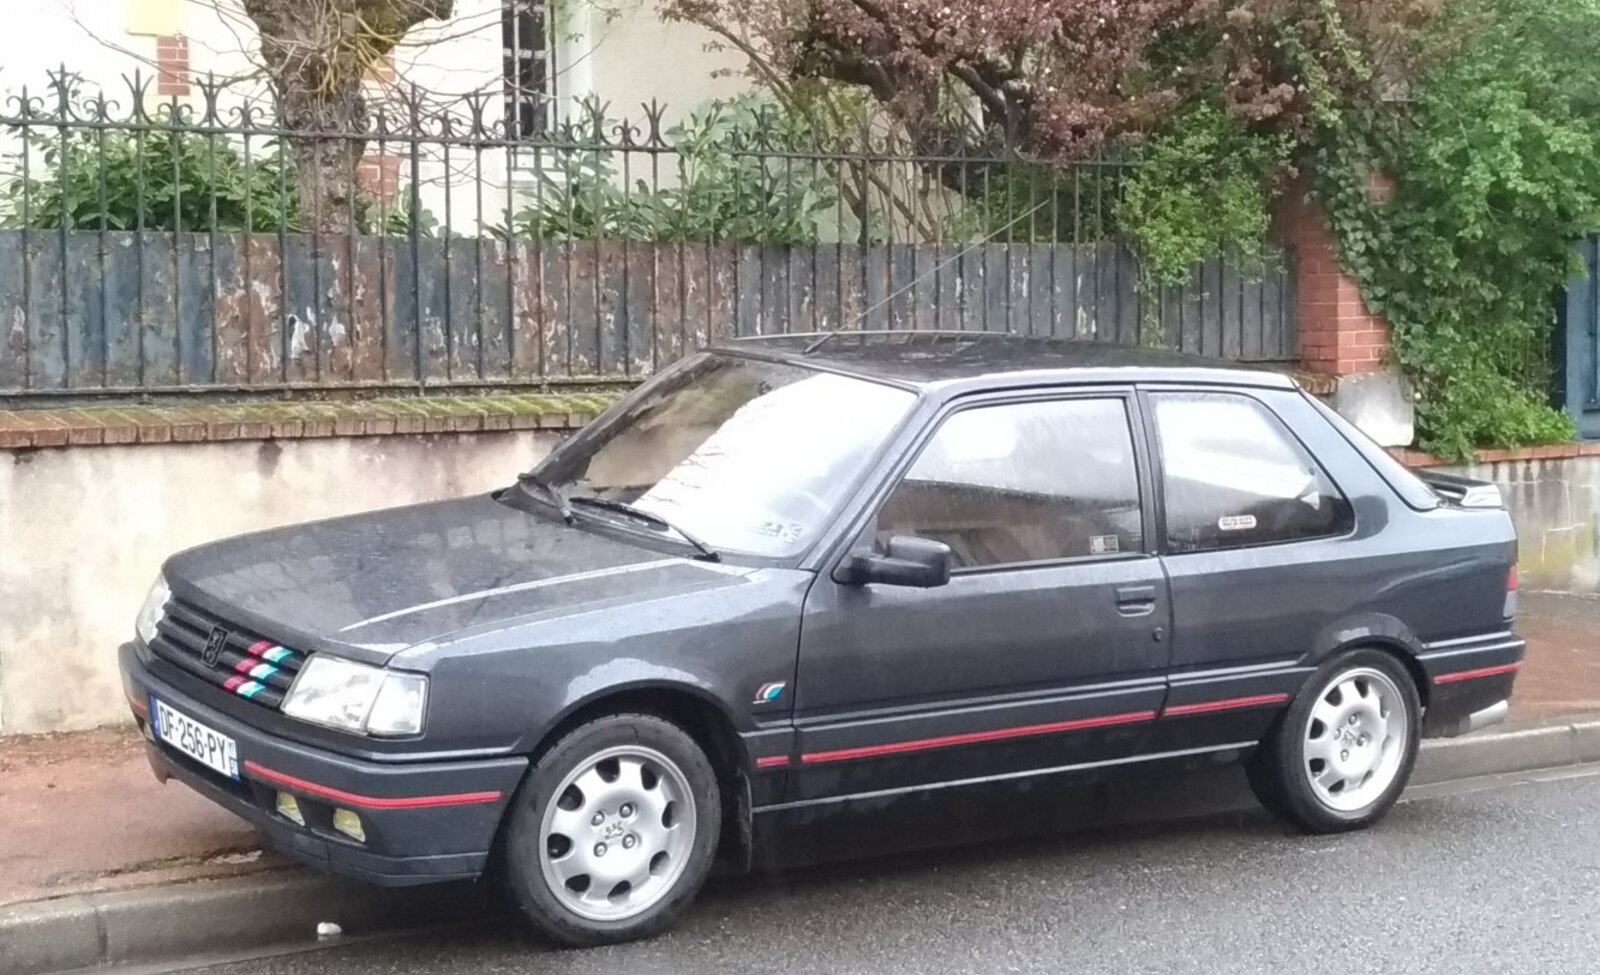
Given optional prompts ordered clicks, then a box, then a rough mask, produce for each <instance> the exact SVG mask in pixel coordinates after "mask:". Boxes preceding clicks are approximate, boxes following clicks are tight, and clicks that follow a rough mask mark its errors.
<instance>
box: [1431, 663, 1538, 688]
mask: <svg viewBox="0 0 1600 975" xmlns="http://www.w3.org/2000/svg"><path fill="white" fill-rule="evenodd" d="M1521 669H1522V664H1521V662H1520V661H1519V662H1517V663H1514V664H1501V665H1500V666H1498V667H1479V668H1478V669H1476V670H1458V671H1456V672H1455V673H1453V674H1440V675H1439V676H1437V677H1435V678H1434V679H1433V682H1434V683H1435V684H1453V683H1455V682H1456V681H1458V680H1474V679H1476V678H1479V677H1496V676H1498V675H1500V674H1510V673H1514V672H1516V671H1518V670H1521Z"/></svg>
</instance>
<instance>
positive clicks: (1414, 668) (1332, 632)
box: [1301, 613, 1428, 698]
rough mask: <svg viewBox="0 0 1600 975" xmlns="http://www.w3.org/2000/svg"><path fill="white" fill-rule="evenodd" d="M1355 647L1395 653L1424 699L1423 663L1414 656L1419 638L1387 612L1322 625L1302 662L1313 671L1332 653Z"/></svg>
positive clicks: (1343, 618) (1332, 655) (1425, 685)
mask: <svg viewBox="0 0 1600 975" xmlns="http://www.w3.org/2000/svg"><path fill="white" fill-rule="evenodd" d="M1356 647H1376V648H1378V649H1382V650H1388V651H1389V652H1391V653H1393V654H1395V655H1396V656H1397V657H1399V658H1400V660H1401V662H1402V663H1404V664H1405V665H1406V669H1407V670H1408V671H1409V672H1410V673H1411V674H1412V675H1413V677H1417V678H1418V679H1419V683H1418V685H1417V693H1418V694H1419V695H1422V696H1423V697H1424V698H1426V696H1427V690H1428V688H1427V682H1426V681H1425V680H1422V679H1421V675H1422V673H1423V672H1422V665H1421V663H1419V662H1418V659H1417V656H1418V654H1420V653H1421V652H1422V649H1423V647H1422V641H1421V640H1419V639H1417V635H1416V634H1415V633H1413V632H1412V631H1411V628H1410V627H1409V626H1407V625H1406V624H1405V623H1404V622H1403V621H1401V620H1400V619H1399V618H1398V617H1395V616H1391V615H1389V614H1387V613H1357V614H1353V615H1350V616H1346V617H1342V618H1340V619H1339V620H1337V621H1335V622H1333V623H1331V624H1329V625H1328V626H1325V627H1323V628H1322V630H1321V631H1319V632H1318V633H1317V635H1316V638H1315V639H1314V640H1313V642H1312V649H1311V652H1310V653H1308V654H1306V656H1305V657H1303V658H1302V659H1301V664H1302V665H1303V666H1305V667H1307V668H1309V669H1310V670H1315V669H1316V668H1318V667H1321V666H1322V665H1323V664H1324V663H1327V662H1328V661H1329V660H1330V659H1332V658H1333V657H1334V656H1336V655H1338V654H1340V653H1342V652H1344V651H1345V650H1350V649H1353V648H1356Z"/></svg>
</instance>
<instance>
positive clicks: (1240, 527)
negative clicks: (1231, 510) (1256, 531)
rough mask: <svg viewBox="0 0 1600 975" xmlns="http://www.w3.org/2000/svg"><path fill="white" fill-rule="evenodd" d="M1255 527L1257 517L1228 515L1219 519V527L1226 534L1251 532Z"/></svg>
mask: <svg viewBox="0 0 1600 975" xmlns="http://www.w3.org/2000/svg"><path fill="white" fill-rule="evenodd" d="M1255 526H1256V516H1255V515H1226V516H1224V517H1222V518H1218V519H1217V527H1218V528H1220V529H1222V530H1223V531H1225V532H1243V531H1249V530H1250V529H1252V528H1254V527H1255Z"/></svg>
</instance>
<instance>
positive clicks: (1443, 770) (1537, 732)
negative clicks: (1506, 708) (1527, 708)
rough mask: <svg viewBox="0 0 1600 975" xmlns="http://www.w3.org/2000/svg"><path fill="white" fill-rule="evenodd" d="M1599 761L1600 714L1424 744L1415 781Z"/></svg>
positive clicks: (1491, 730)
mask: <svg viewBox="0 0 1600 975" xmlns="http://www.w3.org/2000/svg"><path fill="white" fill-rule="evenodd" d="M1589 762H1600V718H1591V717H1578V718H1557V719H1553V720H1549V721H1540V722H1535V723H1531V724H1517V725H1512V726H1510V727H1502V728H1493V729H1489V730H1486V731H1480V732H1478V733H1477V734H1473V735H1464V736H1462V737H1460V738H1440V739H1435V740H1432V741H1425V742H1423V743H1422V752H1421V754H1420V755H1418V756H1417V767H1416V769H1415V771H1413V772H1412V774H1411V784H1412V785H1432V784H1434V783H1437V782H1450V781H1454V780H1456V779H1470V778H1474V777H1476V776H1479V775H1500V774H1503V773H1506V772H1525V771H1528V770H1530V769H1542V768H1561V767H1563V766H1567V765H1583V764H1586V763H1589Z"/></svg>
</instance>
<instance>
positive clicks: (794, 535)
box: [753, 521, 806, 543]
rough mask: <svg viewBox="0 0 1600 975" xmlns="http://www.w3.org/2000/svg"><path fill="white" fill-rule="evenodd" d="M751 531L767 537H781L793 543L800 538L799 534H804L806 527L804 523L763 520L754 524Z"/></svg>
mask: <svg viewBox="0 0 1600 975" xmlns="http://www.w3.org/2000/svg"><path fill="white" fill-rule="evenodd" d="M753 531H754V532H755V534H757V535H764V536H766V537H767V538H781V539H783V540H784V541H786V542H791V543H793V542H798V541H799V540H800V536H801V535H804V534H805V532H806V528H805V526H804V525H797V524H795V523H794V522H792V521H763V522H761V523H760V524H758V525H756V526H755V528H754V529H753Z"/></svg>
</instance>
